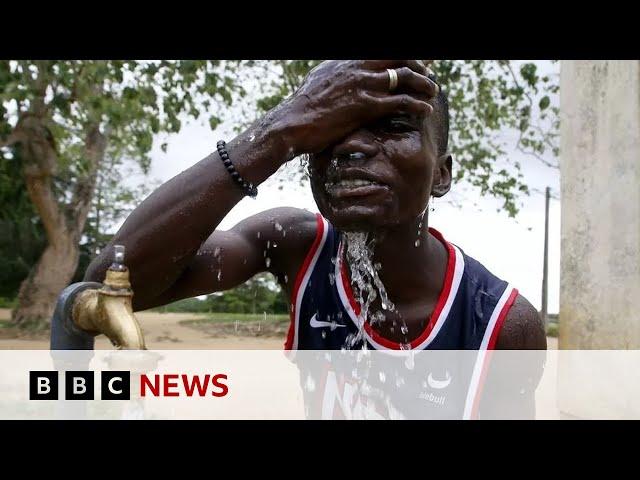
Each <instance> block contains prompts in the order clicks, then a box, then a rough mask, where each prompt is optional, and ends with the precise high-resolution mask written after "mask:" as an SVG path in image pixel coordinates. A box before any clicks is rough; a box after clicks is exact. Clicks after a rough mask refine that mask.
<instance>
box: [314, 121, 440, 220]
mask: <svg viewBox="0 0 640 480" xmlns="http://www.w3.org/2000/svg"><path fill="white" fill-rule="evenodd" d="M435 140H436V139H435V131H434V127H433V125H432V120H431V119H430V118H428V119H426V120H425V119H424V118H418V117H408V116H402V115H394V116H390V117H385V118H382V119H381V120H380V121H378V122H377V123H376V124H374V125H368V126H366V127H363V128H361V129H359V130H357V131H355V132H352V133H351V134H349V135H348V136H347V137H346V138H344V139H343V140H341V141H340V142H339V143H338V144H336V145H332V146H331V147H329V148H327V149H325V150H324V151H322V152H320V153H318V154H316V155H314V156H312V157H311V158H310V162H309V171H310V174H311V189H312V191H313V196H314V198H315V201H316V203H317V205H318V208H319V209H320V212H321V213H322V215H323V216H324V217H325V218H327V219H328V220H329V221H330V222H331V223H332V224H333V225H335V226H336V227H337V228H338V229H340V230H343V231H349V230H360V231H371V230H377V229H379V228H387V227H394V226H397V225H401V224H403V223H408V222H411V221H413V220H414V219H415V218H416V216H418V215H420V214H421V213H422V212H423V211H424V209H425V208H426V206H427V204H428V201H429V196H430V195H431V194H432V193H433V194H434V195H436V196H441V195H443V194H444V193H446V191H447V190H448V185H449V182H450V178H451V176H450V163H447V162H446V161H444V160H443V159H439V158H438V154H437V147H436V141H435ZM443 165H444V166H443ZM443 182H444V184H446V185H445V187H444V190H443V189H442V184H443ZM434 185H435V186H436V188H435V189H434V188H433V187H434ZM432 190H433V191H432Z"/></svg>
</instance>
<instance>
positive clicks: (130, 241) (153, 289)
mask: <svg viewBox="0 0 640 480" xmlns="http://www.w3.org/2000/svg"><path fill="white" fill-rule="evenodd" d="M278 133H279V132H278ZM278 133H276V132H274V131H273V130H272V129H261V128H260V127H255V128H252V129H249V130H248V131H246V132H244V133H243V134H241V135H239V136H238V137H236V138H235V139H234V140H233V141H231V142H229V143H228V144H227V150H228V152H229V156H230V158H231V160H232V162H233V164H234V165H235V167H236V169H237V170H238V171H239V172H240V174H241V175H242V177H244V178H245V179H247V180H248V181H250V182H252V183H253V184H254V185H258V184H260V183H262V182H263V181H264V180H265V179H266V178H268V177H269V176H270V175H271V174H273V173H274V172H275V171H276V170H277V168H278V166H279V165H280V164H281V163H282V162H283V161H284V159H285V157H286V156H287V148H286V147H285V146H284V145H283V142H282V141H281V140H280V139H281V136H279V135H278ZM243 197H244V192H243V190H242V189H241V188H240V187H239V186H238V185H237V184H236V183H235V182H234V181H233V180H232V179H231V176H230V175H229V173H228V172H227V171H226V169H225V168H224V165H223V164H222V161H221V160H220V158H219V156H218V153H217V152H214V153H212V154H211V155H209V156H208V157H206V158H205V159H203V160H201V161H200V162H198V163H196V164H195V165H193V166H192V167H190V168H189V169H187V170H185V171H184V172H182V173H181V174H179V175H177V176H176V177H174V178H172V179H171V180H169V181H168V182H166V183H165V184H163V185H162V186H161V187H160V188H158V189H157V190H156V191H154V192H153V193H152V194H151V195H150V196H149V197H148V198H147V199H146V200H145V201H144V202H142V203H141V204H140V206H138V207H137V208H136V209H135V210H134V211H133V212H132V213H131V215H130V216H129V217H128V218H127V220H126V221H125V223H124V225H123V226H122V227H121V228H120V230H119V231H118V233H117V234H116V235H115V236H114V238H113V240H112V241H111V242H110V243H109V245H108V246H107V247H106V248H105V249H104V251H103V252H101V254H100V255H99V256H98V257H97V258H96V259H95V260H94V261H93V262H92V263H91V265H90V266H89V268H88V269H87V273H86V275H85V280H89V281H98V282H101V281H102V280H103V279H104V272H105V270H106V268H108V266H109V264H110V261H111V258H112V251H113V249H112V247H113V245H114V244H121V245H124V246H125V247H126V252H127V253H126V264H127V266H128V267H129V269H130V270H131V282H132V286H133V289H134V291H135V293H136V295H135V297H134V304H135V303H138V304H140V303H146V301H147V299H150V298H153V297H155V296H157V295H159V294H160V293H162V292H163V291H165V290H166V289H167V288H169V287H170V286H171V285H172V284H173V283H174V282H175V281H176V279H178V278H179V276H180V275H181V273H182V272H183V271H184V269H185V267H186V266H187V265H189V262H190V261H191V259H192V258H193V256H194V255H195V254H196V253H197V251H198V249H199V247H200V246H201V245H202V243H203V242H204V241H205V240H206V239H207V238H208V237H209V235H210V234H211V233H212V232H213V231H214V230H215V229H216V227H217V226H218V225H219V224H220V222H221V221H222V219H223V218H224V217H225V216H226V215H227V213H228V212H229V211H230V210H231V209H232V208H233V207H234V206H235V205H236V204H237V203H238V202H239V201H240V200H241V199H242V198H243Z"/></svg>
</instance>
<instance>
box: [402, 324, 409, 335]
mask: <svg viewBox="0 0 640 480" xmlns="http://www.w3.org/2000/svg"><path fill="white" fill-rule="evenodd" d="M400 331H401V332H402V334H403V335H406V334H407V333H408V332H409V328H408V327H407V326H406V325H402V326H401V327H400Z"/></svg>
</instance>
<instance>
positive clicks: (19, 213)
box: [0, 152, 46, 299]
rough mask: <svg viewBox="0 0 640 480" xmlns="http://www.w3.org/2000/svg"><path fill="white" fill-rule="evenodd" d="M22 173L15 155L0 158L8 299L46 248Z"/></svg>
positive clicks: (3, 293)
mask: <svg viewBox="0 0 640 480" xmlns="http://www.w3.org/2000/svg"><path fill="white" fill-rule="evenodd" d="M0 155H1V153H0ZM21 171H22V165H21V161H20V158H19V157H18V156H16V155H15V152H10V153H9V154H7V155H6V156H4V158H2V156H0V205H2V208H1V209H0V297H3V298H7V299H13V298H15V296H16V294H17V293H18V289H19V287H20V283H21V282H22V281H23V280H24V279H25V278H26V276H27V275H28V273H29V270H31V267H32V266H33V265H34V264H35V262H36V261H37V260H38V258H39V257H40V255H41V254H42V251H43V250H44V247H45V245H46V240H45V236H44V229H43V227H42V222H40V221H39V219H38V215H37V213H36V211H35V209H34V208H33V205H32V204H31V201H30V200H29V197H28V196H27V193H26V189H25V184H24V179H23V178H22V175H21Z"/></svg>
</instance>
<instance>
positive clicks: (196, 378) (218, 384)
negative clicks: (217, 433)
mask: <svg viewBox="0 0 640 480" xmlns="http://www.w3.org/2000/svg"><path fill="white" fill-rule="evenodd" d="M58 373H59V372H57V371H31V372H29V400H58V392H59V383H58V377H59V375H58ZM64 373H65V375H64V398H65V400H94V399H95V398H94V391H95V382H94V372H91V371H66V372H64ZM226 380H227V375H225V374H222V373H219V374H216V375H209V374H206V375H185V374H177V373H176V374H163V375H152V376H147V375H144V374H142V375H140V382H139V385H140V392H139V394H140V396H141V397H147V396H152V397H181V396H184V397H193V396H199V397H209V396H213V397H224V396H226V395H227V394H228V393H229V387H228V385H227V384H226ZM100 386H101V389H100V399H101V400H130V399H131V372H128V371H103V372H100Z"/></svg>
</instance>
